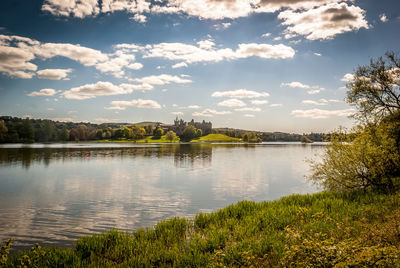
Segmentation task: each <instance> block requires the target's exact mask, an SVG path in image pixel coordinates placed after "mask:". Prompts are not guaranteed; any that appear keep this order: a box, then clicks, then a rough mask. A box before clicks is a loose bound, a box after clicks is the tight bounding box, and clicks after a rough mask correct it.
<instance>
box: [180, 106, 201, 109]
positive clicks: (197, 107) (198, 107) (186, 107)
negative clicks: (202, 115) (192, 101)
mask: <svg viewBox="0 0 400 268" xmlns="http://www.w3.org/2000/svg"><path fill="white" fill-rule="evenodd" d="M200 108H201V106H199V105H188V106H184V107H180V109H193V110H195V109H200Z"/></svg>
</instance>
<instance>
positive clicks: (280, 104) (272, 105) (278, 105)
mask: <svg viewBox="0 0 400 268" xmlns="http://www.w3.org/2000/svg"><path fill="white" fill-rule="evenodd" d="M269 106H270V107H282V106H283V104H282V103H272V104H270V105H269Z"/></svg>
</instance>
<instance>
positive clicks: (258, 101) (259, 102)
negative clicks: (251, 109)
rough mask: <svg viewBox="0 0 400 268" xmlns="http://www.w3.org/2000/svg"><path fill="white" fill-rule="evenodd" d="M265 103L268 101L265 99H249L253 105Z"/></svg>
mask: <svg viewBox="0 0 400 268" xmlns="http://www.w3.org/2000/svg"><path fill="white" fill-rule="evenodd" d="M267 103H268V101H267V100H252V101H251V104H254V105H263V104H267Z"/></svg>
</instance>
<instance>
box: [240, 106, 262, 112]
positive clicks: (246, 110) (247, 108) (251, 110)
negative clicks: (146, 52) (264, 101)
mask: <svg viewBox="0 0 400 268" xmlns="http://www.w3.org/2000/svg"><path fill="white" fill-rule="evenodd" d="M235 111H237V112H261V109H260V108H252V107H245V108H238V109H235Z"/></svg>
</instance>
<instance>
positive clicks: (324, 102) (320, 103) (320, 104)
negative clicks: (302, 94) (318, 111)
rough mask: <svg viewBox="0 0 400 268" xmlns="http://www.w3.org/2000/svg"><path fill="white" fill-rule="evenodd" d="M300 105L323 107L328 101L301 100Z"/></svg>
mask: <svg viewBox="0 0 400 268" xmlns="http://www.w3.org/2000/svg"><path fill="white" fill-rule="evenodd" d="M301 103H303V104H307V105H317V106H324V105H328V103H329V101H328V100H326V99H320V100H318V101H314V100H303V101H302V102H301Z"/></svg>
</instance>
